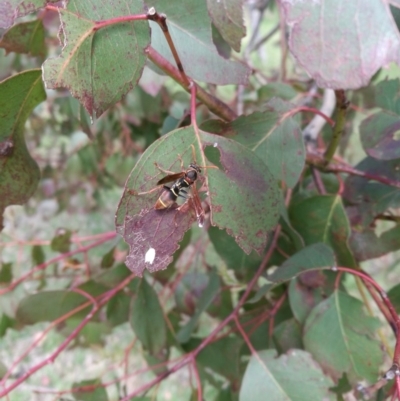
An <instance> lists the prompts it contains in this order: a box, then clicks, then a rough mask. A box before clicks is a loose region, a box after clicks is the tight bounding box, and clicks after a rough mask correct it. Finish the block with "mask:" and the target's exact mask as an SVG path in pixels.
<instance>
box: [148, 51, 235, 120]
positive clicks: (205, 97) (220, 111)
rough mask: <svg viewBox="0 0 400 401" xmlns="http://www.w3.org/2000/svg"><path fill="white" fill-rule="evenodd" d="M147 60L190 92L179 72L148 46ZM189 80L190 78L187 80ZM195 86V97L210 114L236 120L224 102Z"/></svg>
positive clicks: (233, 113)
mask: <svg viewBox="0 0 400 401" xmlns="http://www.w3.org/2000/svg"><path fill="white" fill-rule="evenodd" d="M145 52H146V54H147V56H148V57H149V59H150V60H151V61H152V62H153V63H154V64H156V65H157V67H159V68H161V69H162V70H163V71H164V72H165V73H166V74H167V75H169V76H170V77H171V78H172V79H174V80H175V81H176V82H177V83H178V84H179V85H181V86H182V87H183V88H184V89H185V90H186V91H188V92H190V88H189V86H188V85H187V84H186V82H185V81H184V80H183V79H182V76H181V73H180V71H179V70H178V69H177V68H176V67H175V66H173V65H172V64H171V63H170V62H169V61H168V60H166V59H165V58H164V57H163V56H161V54H160V53H158V52H157V51H156V50H154V49H153V48H152V47H151V46H149V47H148V48H147V49H146V50H145ZM189 80H190V78H189ZM195 85H196V93H197V94H196V96H197V99H199V100H201V101H202V102H203V103H204V104H205V105H206V106H207V107H208V108H209V110H210V111H211V112H213V113H214V114H216V115H217V116H218V117H220V118H222V119H223V120H225V121H232V120H234V119H235V118H237V115H236V113H235V112H234V111H233V110H232V109H231V108H230V107H229V106H227V105H226V104H225V103H224V102H222V101H221V100H219V99H217V98H216V97H214V96H212V95H210V94H209V93H207V92H206V91H205V90H204V89H203V88H201V87H200V86H199V85H197V84H195Z"/></svg>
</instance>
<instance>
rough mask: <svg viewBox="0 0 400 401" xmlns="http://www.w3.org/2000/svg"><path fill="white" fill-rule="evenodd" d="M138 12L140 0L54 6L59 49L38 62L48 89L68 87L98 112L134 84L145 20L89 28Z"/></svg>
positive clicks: (139, 66) (142, 55)
mask: <svg viewBox="0 0 400 401" xmlns="http://www.w3.org/2000/svg"><path fill="white" fill-rule="evenodd" d="M135 13H137V14H142V13H143V5H142V2H141V1H140V0H132V1H130V2H129V4H128V3H121V2H117V3H110V2H108V1H105V0H102V1H98V2H96V5H93V4H89V3H86V2H82V1H76V0H71V1H69V2H68V6H67V9H62V8H60V18H61V23H62V29H63V51H62V54H61V55H60V56H58V57H56V58H51V59H48V60H47V61H46V62H45V63H44V64H43V77H44V80H45V82H46V86H47V88H49V89H55V88H60V87H64V88H68V89H69V90H70V92H71V94H72V95H73V96H74V97H76V98H77V99H79V101H80V102H81V103H82V104H83V105H84V106H85V108H86V110H87V111H88V113H89V114H90V115H91V116H100V115H101V114H102V113H103V112H104V111H105V110H106V109H107V108H109V107H110V106H112V105H114V104H115V103H117V102H118V101H119V100H121V98H122V97H123V96H124V95H126V93H127V92H128V91H129V90H130V89H132V88H133V86H135V85H136V83H137V81H138V80H139V78H140V76H141V74H142V70H143V67H144V64H145V62H146V56H145V52H144V51H145V49H146V47H147V46H148V45H149V43H150V30H149V25H148V22H147V21H134V22H124V23H118V24H115V25H111V26H108V27H105V28H101V29H99V30H94V26H95V21H98V20H105V19H109V18H113V17H120V16H124V15H132V14H135Z"/></svg>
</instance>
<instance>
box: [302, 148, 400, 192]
mask: <svg viewBox="0 0 400 401" xmlns="http://www.w3.org/2000/svg"><path fill="white" fill-rule="evenodd" d="M306 160H307V164H309V165H311V166H315V167H317V168H319V169H320V170H322V171H325V172H328V173H346V174H349V175H355V176H358V177H364V178H365V179H367V180H372V181H377V182H380V183H382V184H385V185H389V186H391V187H395V188H400V182H399V181H396V180H392V179H390V178H387V177H384V176H381V175H377V174H372V173H368V172H366V171H362V170H357V169H355V168H354V167H352V166H350V165H348V164H345V163H343V162H341V163H338V162H335V164H330V165H329V166H325V159H324V158H323V156H322V155H320V154H318V153H316V152H308V153H307V159H306Z"/></svg>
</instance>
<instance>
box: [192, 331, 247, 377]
mask: <svg viewBox="0 0 400 401" xmlns="http://www.w3.org/2000/svg"><path fill="white" fill-rule="evenodd" d="M199 344H200V340H199V339H194V340H191V341H190V342H189V343H188V344H187V347H185V350H186V352H189V350H190V351H191V350H193V349H195V348H196V347H197V346H198V345H199ZM242 345H243V340H242V339H241V338H240V337H236V336H229V337H222V338H220V339H219V340H218V341H214V342H212V343H210V344H208V345H207V347H205V348H204V349H203V350H202V351H201V352H200V353H199V354H198V355H197V357H196V361H197V363H199V364H200V365H202V367H203V368H208V369H212V370H213V371H214V372H215V373H218V374H220V375H222V376H224V377H226V378H227V379H228V380H229V381H230V382H231V383H232V382H233V383H235V382H238V381H239V379H240V375H241V370H240V350H241V347H242Z"/></svg>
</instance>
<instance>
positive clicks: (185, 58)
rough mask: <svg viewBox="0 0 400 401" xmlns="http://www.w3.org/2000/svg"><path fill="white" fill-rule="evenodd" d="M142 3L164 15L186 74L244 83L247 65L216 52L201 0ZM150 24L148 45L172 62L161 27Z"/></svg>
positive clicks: (223, 82)
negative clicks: (149, 43)
mask: <svg viewBox="0 0 400 401" xmlns="http://www.w3.org/2000/svg"><path fill="white" fill-rule="evenodd" d="M145 4H146V5H147V6H148V7H155V8H156V10H157V11H158V12H160V13H164V14H166V15H167V25H168V29H169V32H170V34H171V37H172V40H173V41H174V44H175V47H176V48H177V51H178V54H179V57H180V59H181V62H182V64H183V68H184V69H185V72H186V74H188V75H189V76H190V77H192V78H193V79H195V80H198V81H202V82H207V83H213V84H217V85H227V84H243V85H246V84H247V81H248V77H249V74H250V69H249V68H248V67H247V66H245V65H244V64H241V63H239V62H236V61H231V60H226V59H224V58H223V57H221V56H220V55H219V54H218V52H217V50H216V48H215V46H214V43H213V41H212V32H211V21H210V18H209V15H208V12H207V4H206V2H205V1H198V0H186V1H185V2H183V3H180V4H179V6H177V3H176V2H174V1H167V0H146V1H145ZM150 26H151V45H152V47H154V49H155V50H157V52H158V53H160V54H161V55H162V56H163V57H164V58H166V59H167V60H168V61H169V62H170V63H172V64H173V65H175V61H174V59H173V57H172V55H171V50H170V49H169V47H168V46H167V43H166V41H165V36H164V34H163V33H162V31H161V28H160V27H159V26H158V25H156V24H155V23H154V22H151V23H150Z"/></svg>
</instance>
